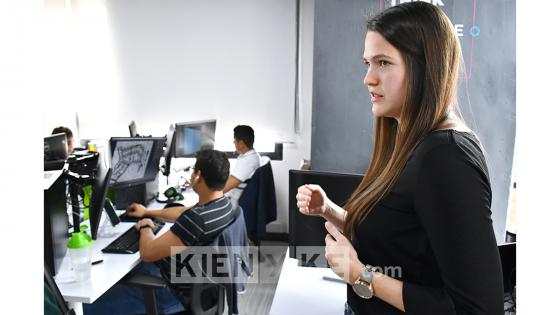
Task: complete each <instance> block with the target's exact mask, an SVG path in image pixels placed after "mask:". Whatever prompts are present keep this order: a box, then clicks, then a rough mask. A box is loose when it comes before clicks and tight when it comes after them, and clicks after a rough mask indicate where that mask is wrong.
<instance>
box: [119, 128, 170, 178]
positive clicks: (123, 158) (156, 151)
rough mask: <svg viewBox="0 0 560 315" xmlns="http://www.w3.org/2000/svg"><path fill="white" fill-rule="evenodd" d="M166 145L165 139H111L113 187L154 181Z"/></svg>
mask: <svg viewBox="0 0 560 315" xmlns="http://www.w3.org/2000/svg"><path fill="white" fill-rule="evenodd" d="M164 143H165V138H164V137H130V138H111V139H110V140H109V146H110V148H111V167H112V168H113V174H112V175H111V180H110V185H111V187H114V188H119V187H126V186H132V185H137V184H142V183H147V182H151V181H153V180H154V179H155V178H156V176H157V174H158V171H159V160H160V158H161V156H162V154H163V144H164Z"/></svg>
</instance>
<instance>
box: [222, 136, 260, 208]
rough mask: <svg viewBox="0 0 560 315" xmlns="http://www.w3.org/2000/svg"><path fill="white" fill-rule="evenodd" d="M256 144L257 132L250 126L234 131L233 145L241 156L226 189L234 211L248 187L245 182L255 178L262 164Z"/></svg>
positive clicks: (230, 175) (225, 191)
mask: <svg viewBox="0 0 560 315" xmlns="http://www.w3.org/2000/svg"><path fill="white" fill-rule="evenodd" d="M254 142H255V132H254V131H253V128H251V127H250V126H245V125H239V126H237V127H235V128H234V129H233V143H234V144H235V151H237V153H239V156H238V157H237V162H236V163H235V166H234V167H233V169H232V171H231V173H230V174H229V177H228V180H227V182H226V185H225V187H224V193H226V196H229V197H230V199H231V205H232V208H233V209H235V208H237V205H238V201H239V197H241V194H242V193H243V189H244V188H245V186H247V184H246V183H245V181H247V180H248V179H250V178H251V176H253V174H254V173H255V171H256V170H257V168H259V166H260V163H261V162H260V161H261V156H260V155H259V153H257V151H255V150H254V149H253V143H254Z"/></svg>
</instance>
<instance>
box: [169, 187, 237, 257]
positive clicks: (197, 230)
mask: <svg viewBox="0 0 560 315" xmlns="http://www.w3.org/2000/svg"><path fill="white" fill-rule="evenodd" d="M234 219H235V215H234V211H233V209H232V207H231V203H230V201H229V199H228V198H226V197H221V198H219V199H216V200H212V201H210V202H209V203H207V204H205V205H199V204H197V205H195V206H194V207H192V208H191V209H189V210H186V211H184V212H183V213H182V214H181V215H180V216H179V218H177V220H176V221H175V224H173V226H171V231H172V232H173V233H175V235H177V237H179V238H180V239H181V241H182V242H183V243H184V244H185V245H186V246H197V245H205V244H208V243H210V242H212V241H213V240H214V238H215V237H216V236H218V234H220V232H222V230H223V229H224V228H226V227H227V226H228V225H229V224H230V223H231V222H233V220H234Z"/></svg>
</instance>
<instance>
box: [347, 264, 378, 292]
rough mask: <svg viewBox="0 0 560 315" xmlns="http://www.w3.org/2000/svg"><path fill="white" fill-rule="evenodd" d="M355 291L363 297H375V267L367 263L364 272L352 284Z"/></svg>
mask: <svg viewBox="0 0 560 315" xmlns="http://www.w3.org/2000/svg"><path fill="white" fill-rule="evenodd" d="M352 289H354V292H356V294H357V295H358V296H359V297H361V298H362V299H371V298H372V297H373V267H372V266H370V265H365V266H364V268H363V269H362V274H361V275H360V277H359V278H358V280H356V282H354V284H353V285H352Z"/></svg>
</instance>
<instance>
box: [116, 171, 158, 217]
mask: <svg viewBox="0 0 560 315" xmlns="http://www.w3.org/2000/svg"><path fill="white" fill-rule="evenodd" d="M112 190H113V192H114V193H115V208H116V209H118V210H124V209H126V207H127V206H128V205H130V204H131V203H134V202H135V203H139V204H142V205H144V206H146V205H148V203H150V201H152V200H153V199H155V198H156V197H157V194H158V190H159V182H158V178H157V177H156V179H155V180H153V181H151V182H148V183H143V184H137V185H132V186H128V187H122V188H113V189H112Z"/></svg>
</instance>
